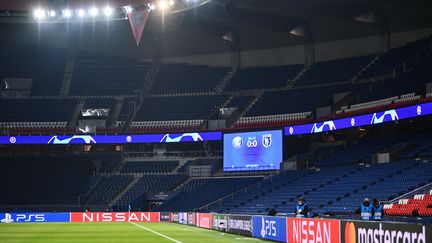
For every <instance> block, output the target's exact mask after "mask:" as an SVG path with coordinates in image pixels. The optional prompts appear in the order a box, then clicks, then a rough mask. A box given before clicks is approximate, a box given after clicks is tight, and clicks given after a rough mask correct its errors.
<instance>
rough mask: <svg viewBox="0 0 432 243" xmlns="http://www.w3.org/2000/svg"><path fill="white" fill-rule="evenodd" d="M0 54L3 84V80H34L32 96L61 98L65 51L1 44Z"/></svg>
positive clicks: (0, 78) (0, 76)
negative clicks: (59, 93)
mask: <svg viewBox="0 0 432 243" xmlns="http://www.w3.org/2000/svg"><path fill="white" fill-rule="evenodd" d="M0 52H1V57H0V80H1V81H3V79H4V78H10V79H14V78H15V79H21V78H25V79H32V80H33V83H32V84H33V85H32V92H31V94H32V95H33V96H35V95H56V94H58V92H59V91H60V86H61V82H60V81H61V80H62V79H63V75H64V70H65V65H66V60H67V51H66V50H64V49H55V48H43V47H39V48H34V47H32V46H30V45H24V44H13V43H2V44H0Z"/></svg>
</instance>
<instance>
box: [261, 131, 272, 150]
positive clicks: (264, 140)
mask: <svg viewBox="0 0 432 243" xmlns="http://www.w3.org/2000/svg"><path fill="white" fill-rule="evenodd" d="M271 137H272V135H271V134H264V135H263V136H262V145H263V146H264V147H265V148H268V147H270V146H271V143H272V139H271Z"/></svg>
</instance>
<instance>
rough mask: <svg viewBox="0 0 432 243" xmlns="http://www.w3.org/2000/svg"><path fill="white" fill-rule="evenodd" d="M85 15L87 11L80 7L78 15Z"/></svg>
mask: <svg viewBox="0 0 432 243" xmlns="http://www.w3.org/2000/svg"><path fill="white" fill-rule="evenodd" d="M85 15H86V12H85V11H84V9H80V10H78V16H79V17H80V18H83V17H84V16H85Z"/></svg>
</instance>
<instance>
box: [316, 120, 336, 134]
mask: <svg viewBox="0 0 432 243" xmlns="http://www.w3.org/2000/svg"><path fill="white" fill-rule="evenodd" d="M317 124H318V123H314V125H313V127H312V130H311V133H320V132H322V131H333V130H336V126H335V124H334V122H333V121H326V122H323V124H321V126H317ZM325 128H327V129H326V130H325Z"/></svg>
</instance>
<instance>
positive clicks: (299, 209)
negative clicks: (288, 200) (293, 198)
mask: <svg viewBox="0 0 432 243" xmlns="http://www.w3.org/2000/svg"><path fill="white" fill-rule="evenodd" d="M309 211H310V209H309V206H308V204H307V203H306V200H304V199H303V198H301V197H300V198H299V199H298V200H297V205H296V207H295V215H296V217H297V218H307V217H308V213H309Z"/></svg>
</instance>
